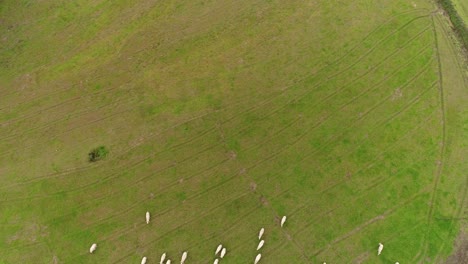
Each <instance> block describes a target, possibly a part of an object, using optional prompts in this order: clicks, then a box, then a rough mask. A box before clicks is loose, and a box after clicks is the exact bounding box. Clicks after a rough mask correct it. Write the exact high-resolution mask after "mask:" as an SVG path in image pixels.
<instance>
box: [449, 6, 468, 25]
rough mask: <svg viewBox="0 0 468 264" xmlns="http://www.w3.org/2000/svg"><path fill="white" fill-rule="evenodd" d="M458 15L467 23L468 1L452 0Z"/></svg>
mask: <svg viewBox="0 0 468 264" xmlns="http://www.w3.org/2000/svg"><path fill="white" fill-rule="evenodd" d="M452 1H453V4H454V6H455V8H456V9H457V11H458V14H459V15H460V17H461V18H462V19H463V20H464V21H465V24H468V3H467V2H466V1H463V0H452Z"/></svg>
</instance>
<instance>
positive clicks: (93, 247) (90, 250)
mask: <svg viewBox="0 0 468 264" xmlns="http://www.w3.org/2000/svg"><path fill="white" fill-rule="evenodd" d="M96 248H97V244H92V245H91V247H90V248H89V253H91V254H93V252H94V251H95V250H96Z"/></svg>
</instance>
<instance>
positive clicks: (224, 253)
mask: <svg viewBox="0 0 468 264" xmlns="http://www.w3.org/2000/svg"><path fill="white" fill-rule="evenodd" d="M224 255H226V248H223V249H222V250H221V255H219V256H220V257H221V258H224Z"/></svg>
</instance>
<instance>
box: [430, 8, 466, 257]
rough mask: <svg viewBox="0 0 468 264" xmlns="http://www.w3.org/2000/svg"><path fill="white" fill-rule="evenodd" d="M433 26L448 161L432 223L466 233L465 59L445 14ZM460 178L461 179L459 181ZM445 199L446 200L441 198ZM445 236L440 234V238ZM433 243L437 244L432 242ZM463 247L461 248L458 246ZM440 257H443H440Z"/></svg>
mask: <svg viewBox="0 0 468 264" xmlns="http://www.w3.org/2000/svg"><path fill="white" fill-rule="evenodd" d="M434 22H435V29H436V33H437V40H438V41H437V43H438V50H439V57H440V67H441V72H442V76H443V77H442V81H441V87H442V88H443V91H444V98H445V102H446V104H445V110H446V133H447V151H446V156H445V160H446V161H447V162H446V163H445V165H444V168H443V175H445V176H443V177H442V180H441V182H440V185H439V186H438V188H439V190H438V192H437V193H438V195H439V196H438V197H439V200H438V201H437V210H436V212H438V214H440V216H439V217H436V218H435V221H434V223H433V224H434V225H435V226H438V225H444V226H450V228H451V229H452V231H451V233H457V232H459V231H460V230H464V232H461V234H460V235H461V236H463V235H465V236H466V234H467V232H468V221H467V220H466V215H467V214H468V211H467V209H468V201H467V196H468V177H467V176H466V173H465V172H466V171H467V169H468V167H467V165H466V161H465V159H466V158H465V157H466V155H467V146H468V134H467V133H466V131H467V124H468V111H467V109H466V101H467V100H468V94H467V92H466V87H467V84H468V78H467V77H468V72H467V71H466V68H465V67H466V66H465V65H463V63H464V60H463V59H461V57H460V50H459V46H458V44H457V42H458V39H457V38H456V36H455V35H454V34H453V32H451V28H450V26H449V21H448V18H447V17H444V16H435V17H434ZM461 179H463V180H464V182H463V181H460V180H461ZM448 194H456V197H454V198H450V199H447V196H448ZM444 198H445V199H444ZM453 199H455V200H458V201H459V202H458V203H459V206H458V207H455V208H453V210H452V211H450V210H447V208H448V207H447V204H449V203H455V200H453ZM443 238H444V237H441V239H442V240H443ZM447 243H449V240H444V241H440V244H441V245H442V246H443V245H446V244H447ZM434 246H436V245H434ZM458 250H463V249H458ZM439 259H442V258H439ZM453 261H455V263H462V262H464V261H466V260H460V259H456V258H455V259H454V260H453Z"/></svg>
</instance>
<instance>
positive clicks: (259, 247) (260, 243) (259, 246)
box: [257, 240, 265, 250]
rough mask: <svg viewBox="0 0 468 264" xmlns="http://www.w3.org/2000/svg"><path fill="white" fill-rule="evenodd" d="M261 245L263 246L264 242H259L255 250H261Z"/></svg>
mask: <svg viewBox="0 0 468 264" xmlns="http://www.w3.org/2000/svg"><path fill="white" fill-rule="evenodd" d="M263 244H265V240H261V241H260V242H259V243H258V246H257V250H259V249H261V248H262V247H263Z"/></svg>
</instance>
